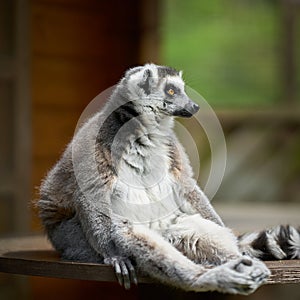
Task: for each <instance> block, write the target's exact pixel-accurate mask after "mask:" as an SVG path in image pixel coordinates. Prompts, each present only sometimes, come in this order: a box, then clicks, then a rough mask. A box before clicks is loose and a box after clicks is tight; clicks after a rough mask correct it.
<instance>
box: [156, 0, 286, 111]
mask: <svg viewBox="0 0 300 300" xmlns="http://www.w3.org/2000/svg"><path fill="white" fill-rule="evenodd" d="M162 20H163V23H162V37H163V38H162V60H163V62H164V63H165V64H167V65H170V66H173V67H175V68H178V69H182V70H183V71H184V77H185V79H186V82H187V84H188V85H189V86H191V87H192V88H194V89H196V90H197V91H198V92H199V93H200V94H202V95H203V96H204V97H205V99H206V100H207V101H208V102H209V103H210V104H212V105H213V106H214V107H218V108H222V107H258V106H259V107H263V106H268V107H270V106H272V105H273V104H276V102H277V101H278V100H279V98H280V94H281V83H280V81H281V77H280V65H281V62H280V51H281V48H280V11H279V4H278V1H272V0H269V1H267V0H252V1H251V0H227V1H224V0H214V1H199V0H187V1H182V0H166V1H165V7H164V17H163V18H162Z"/></svg>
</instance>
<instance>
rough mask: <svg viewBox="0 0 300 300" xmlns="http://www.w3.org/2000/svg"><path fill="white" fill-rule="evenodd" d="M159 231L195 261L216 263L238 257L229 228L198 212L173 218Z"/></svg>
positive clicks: (236, 243)
mask: <svg viewBox="0 0 300 300" xmlns="http://www.w3.org/2000/svg"><path fill="white" fill-rule="evenodd" d="M161 234H162V236H163V237H164V238H165V239H167V240H168V241H169V242H170V243H171V244H172V245H174V247H176V248H177V249H178V250H179V251H180V252H182V253H183V254H184V255H185V256H187V257H188V258H189V259H191V260H193V261H194V262H196V263H202V264H212V265H220V264H222V263H225V262H227V261H228V260H231V259H235V258H239V257H241V253H240V251H239V248H238V242H237V238H236V236H235V235H234V234H233V233H232V232H231V230H230V229H229V228H226V227H223V226H222V225H218V224H216V223H215V222H213V221H210V220H206V219H204V218H203V217H202V216H201V215H200V214H194V215H181V216H179V217H177V219H176V222H174V223H172V224H170V225H169V227H168V228H167V229H166V230H164V231H162V232H161Z"/></svg>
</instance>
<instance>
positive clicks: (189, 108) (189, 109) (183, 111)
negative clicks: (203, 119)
mask: <svg viewBox="0 0 300 300" xmlns="http://www.w3.org/2000/svg"><path fill="white" fill-rule="evenodd" d="M199 108H200V107H199V105H197V104H196V103H195V102H193V101H192V100H191V99H188V101H187V103H186V104H185V105H184V106H183V107H181V108H180V109H177V110H176V111H175V112H174V116H177V117H185V118H190V117H191V116H193V115H194V114H195V113H196V112H197V111H198V110H199Z"/></svg>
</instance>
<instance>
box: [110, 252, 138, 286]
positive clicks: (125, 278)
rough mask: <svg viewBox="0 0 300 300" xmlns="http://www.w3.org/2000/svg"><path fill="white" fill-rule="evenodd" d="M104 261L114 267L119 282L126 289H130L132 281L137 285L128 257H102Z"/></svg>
mask: <svg viewBox="0 0 300 300" xmlns="http://www.w3.org/2000/svg"><path fill="white" fill-rule="evenodd" d="M104 263H105V264H107V265H111V266H113V267H114V269H115V273H116V276H117V279H118V282H119V284H120V285H121V286H124V288H125V289H126V290H128V289H130V286H131V284H132V283H133V284H135V285H137V283H138V281H137V276H136V273H135V269H134V267H133V265H132V263H131V261H130V260H129V259H128V258H125V257H121V256H115V257H108V258H105V259H104Z"/></svg>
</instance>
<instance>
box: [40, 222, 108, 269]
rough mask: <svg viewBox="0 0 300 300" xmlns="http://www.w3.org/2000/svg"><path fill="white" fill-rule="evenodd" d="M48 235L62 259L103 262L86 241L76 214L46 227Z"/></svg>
mask: <svg viewBox="0 0 300 300" xmlns="http://www.w3.org/2000/svg"><path fill="white" fill-rule="evenodd" d="M46 229H47V233H48V237H49V239H50V241H51V242H52V244H53V246H54V247H55V249H56V250H57V251H58V252H59V253H60V255H61V258H62V259H64V260H73V261H82V262H90V263H103V257H102V256H101V255H100V254H98V253H97V252H96V251H95V250H94V249H93V248H92V247H91V246H90V244H89V243H88V241H87V239H86V237H85V236H84V233H83V231H82V227H81V225H80V222H79V220H78V218H77V216H74V217H73V218H71V219H67V220H64V221H62V222H61V223H60V224H57V225H55V226H52V227H46Z"/></svg>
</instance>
